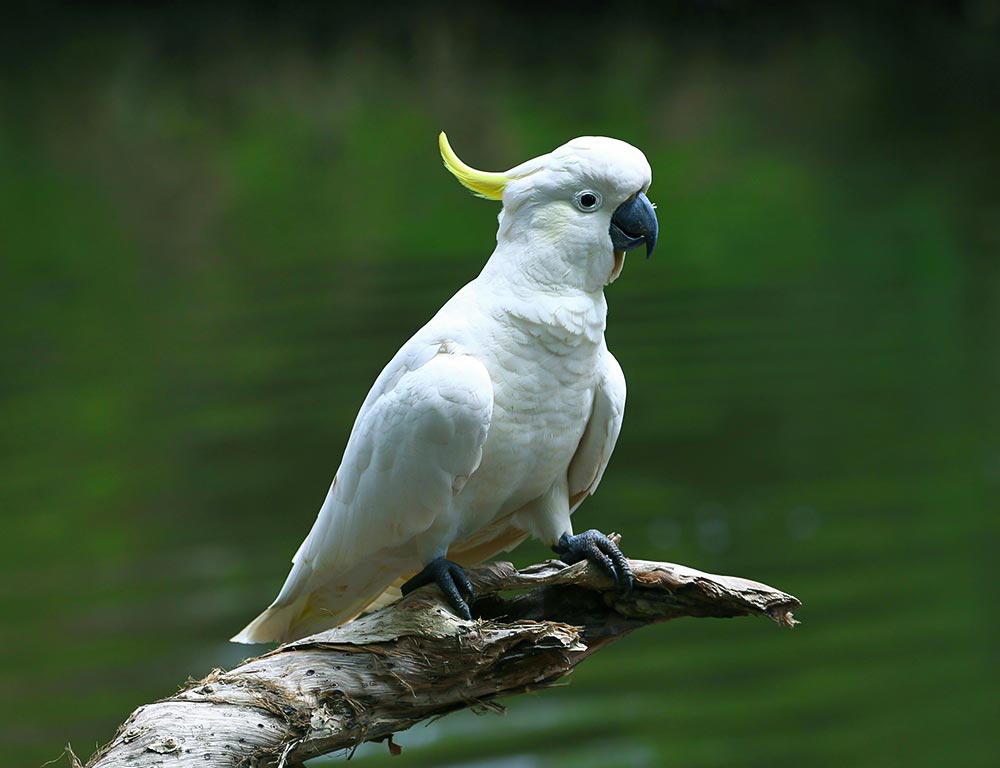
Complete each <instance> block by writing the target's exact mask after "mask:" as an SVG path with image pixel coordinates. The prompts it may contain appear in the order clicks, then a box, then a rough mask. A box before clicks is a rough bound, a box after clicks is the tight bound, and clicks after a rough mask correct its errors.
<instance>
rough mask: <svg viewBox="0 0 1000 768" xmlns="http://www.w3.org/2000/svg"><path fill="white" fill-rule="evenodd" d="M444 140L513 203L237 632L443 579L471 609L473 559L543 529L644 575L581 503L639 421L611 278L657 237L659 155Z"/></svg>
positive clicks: (355, 436)
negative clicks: (272, 589) (652, 193)
mask: <svg viewBox="0 0 1000 768" xmlns="http://www.w3.org/2000/svg"><path fill="white" fill-rule="evenodd" d="M440 148H441V154H442V156H443V158H444V163H445V166H446V167H447V168H448V170H449V171H451V172H452V173H453V174H454V175H455V176H456V177H457V178H458V180H459V181H460V182H461V183H462V184H463V185H465V186H466V187H467V188H469V189H470V190H472V191H473V192H474V193H476V194H477V195H479V196H481V197H485V198H488V199H490V200H501V201H502V202H503V209H502V210H501V212H500V218H499V221H500V227H499V231H498V232H497V246H496V250H494V251H493V255H492V256H491V257H490V259H489V261H487V263H486V266H485V267H484V268H483V271H482V272H481V273H480V275H479V276H478V277H477V278H476V279H475V280H473V281H472V282H471V283H469V284H468V285H466V286H465V287H464V288H462V289H461V290H459V291H458V293H456V294H455V295H454V296H453V297H452V298H451V299H450V300H449V301H448V302H447V303H446V304H445V305H444V306H443V307H442V308H441V309H440V310H439V311H438V313H437V314H436V315H435V316H434V317H433V318H432V319H431V320H430V322H428V323H427V325H425V326H424V327H423V328H421V329H420V330H419V331H417V333H416V335H414V336H413V338H411V339H410V340H409V341H407V342H406V343H405V344H404V345H403V347H402V349H400V350H399V352H397V353H396V355H395V357H393V358H392V360H391V361H390V362H389V364H388V365H387V366H386V367H385V369H384V370H383V371H382V373H381V374H380V375H379V377H378V379H376V381H375V385H374V386H373V387H372V389H371V392H369V393H368V397H367V398H366V399H365V401H364V404H363V405H362V406H361V411H360V413H359V414H358V417H357V419H356V420H355V422H354V428H353V430H352V431H351V436H350V439H349V440H348V443H347V448H346V449H345V451H344V458H343V461H342V462H341V465H340V468H339V469H338V470H337V474H336V476H335V477H334V479H333V484H332V485H331V486H330V490H329V492H328V493H327V496H326V500H325V501H324V502H323V506H322V508H321V509H320V511H319V516H318V517H317V519H316V522H315V524H314V525H313V527H312V530H311V531H310V532H309V535H308V536H307V537H306V539H305V541H304V542H302V545H301V546H300V547H299V550H298V552H297V553H296V554H295V557H294V558H293V561H292V563H293V565H292V569H291V572H290V573H289V574H288V578H287V579H286V581H285V584H284V586H283V587H282V588H281V591H280V592H279V594H278V596H277V598H275V600H274V602H273V603H271V606H270V607H269V608H268V609H267V610H266V611H264V612H263V613H262V614H261V615H260V616H259V617H257V618H256V619H254V621H252V622H251V623H250V624H249V626H247V627H246V628H245V629H244V630H243V631H242V632H240V633H239V634H238V635H237V636H236V637H234V638H233V640H235V641H237V642H242V643H263V642H272V641H287V640H292V639H296V638H299V637H303V636H305V635H308V634H312V633H315V632H317V631H320V630H322V629H326V628H328V627H332V626H336V625H338V624H342V623H344V622H346V621H349V620H351V619H352V618H354V617H356V616H357V615H358V614H359V613H361V612H362V611H364V610H366V609H370V608H372V607H377V606H379V605H383V604H385V603H387V602H389V601H391V599H393V598H394V597H398V595H399V594H400V585H402V592H403V593H404V594H405V593H406V592H407V591H409V590H412V589H415V588H417V587H419V586H422V585H424V584H428V583H436V584H437V585H438V586H440V588H441V589H442V591H443V593H444V594H445V596H446V597H447V598H448V601H449V603H450V604H451V606H452V607H453V609H454V610H455V612H456V613H457V614H458V615H460V616H462V617H464V618H466V619H469V618H470V617H471V614H470V607H469V604H470V603H471V602H472V600H473V595H472V588H471V585H470V583H469V580H468V578H467V577H466V575H465V572H464V570H463V566H469V565H474V564H476V563H479V562H482V561H483V560H485V559H487V558H489V557H491V556H492V555H495V554H497V553H498V552H502V551H504V550H509V549H512V548H513V547H514V546H516V545H517V544H519V543H520V542H521V541H523V540H524V539H525V538H527V537H528V536H535V537H537V538H539V539H541V540H542V541H543V542H544V543H545V544H547V545H549V546H551V547H552V548H553V550H555V552H556V553H558V554H559V556H560V557H561V559H562V560H564V561H566V562H577V561H579V560H582V559H584V558H586V559H589V560H592V561H594V562H595V563H597V564H598V565H599V566H601V567H603V568H606V569H607V570H608V571H609V572H610V573H611V575H612V576H613V577H614V578H615V581H616V582H617V583H618V585H619V587H620V588H622V589H626V590H627V589H631V585H632V574H631V572H630V570H629V567H628V562H627V561H626V559H625V558H624V557H623V556H622V553H621V552H620V551H619V549H618V547H617V546H616V545H615V544H614V543H613V542H612V541H610V540H609V539H608V538H607V537H606V536H605V535H604V534H602V533H599V532H598V531H596V530H589V531H586V532H585V533H581V534H578V535H574V534H573V525H572V523H571V522H570V515H571V514H572V513H573V511H574V510H576V508H577V507H578V506H579V505H580V503H581V502H582V501H583V499H584V498H585V497H586V496H587V495H589V494H591V493H593V492H594V491H595V490H596V489H597V485H598V483H600V481H601V476H602V475H603V474H604V470H605V467H606V466H607V464H608V459H610V458H611V452H612V450H613V449H614V447H615V442H616V441H617V439H618V432H619V430H620V428H621V424H622V414H623V411H624V408H625V377H624V376H623V375H622V370H621V368H620V367H619V365H618V362H617V361H616V360H615V358H614V357H613V356H612V355H611V353H610V352H609V351H608V348H607V345H606V344H605V341H604V328H605V322H606V317H607V304H606V302H605V298H604V286H606V285H608V284H609V283H611V282H612V281H614V280H615V278H617V277H618V275H619V273H620V272H621V269H622V264H623V261H624V257H625V252H626V251H629V250H632V249H633V248H637V247H639V246H641V245H644V246H645V247H646V253H647V255H648V254H649V253H651V252H652V250H653V246H654V245H655V243H656V235H657V221H656V215H655V213H654V210H653V205H652V204H651V203H650V202H649V199H648V198H647V197H646V191H647V189H648V188H649V183H650V180H651V174H650V168H649V163H648V162H646V158H645V156H644V155H643V154H642V152H640V151H639V150H638V149H636V148H635V147H633V146H631V145H629V144H626V143H625V142H623V141H618V140H616V139H609V138H603V137H598V136H588V137H583V138H578V139H573V141H571V142H569V143H568V144H564V145H563V146H561V147H559V148H558V149H556V150H555V151H553V152H550V153H549V154H547V155H542V156H541V157H536V158H535V159H533V160H529V161H527V162H526V163H523V164H522V165H518V166H517V167H515V168H512V169H511V170H509V171H507V172H506V173H485V172H483V171H477V170H475V169H473V168H471V167H469V166H468V165H466V164H465V163H463V162H462V161H461V160H459V158H458V157H457V156H456V154H455V153H454V151H453V150H452V148H451V147H450V146H449V144H448V139H447V137H446V136H445V134H444V133H442V134H441V135H440ZM406 579H409V581H405V580H406ZM404 581H405V583H403V582H404Z"/></svg>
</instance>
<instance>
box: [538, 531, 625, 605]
mask: <svg viewBox="0 0 1000 768" xmlns="http://www.w3.org/2000/svg"><path fill="white" fill-rule="evenodd" d="M552 549H553V551H554V552H555V553H556V554H558V555H559V559H560V560H562V561H563V562H564V563H568V564H570V565H572V564H573V563H578V562H580V561H581V560H590V561H591V562H592V563H594V564H595V565H597V566H599V567H600V568H602V569H603V570H605V571H607V572H608V573H609V574H610V575H611V578H612V579H614V582H615V586H616V587H619V588H620V589H621V591H622V592H623V593H624V594H626V595H629V594H631V593H632V584H633V581H634V579H633V576H632V568H631V567H630V566H629V564H628V560H627V559H626V557H625V555H623V554H622V551H621V550H620V549H619V548H618V545H617V544H615V543H614V542H613V541H611V539H609V538H608V537H607V536H605V535H604V534H603V533H601V532H600V531H596V530H594V529H591V530H589V531H584V532H583V533H578V534H577V535H576V536H570V535H568V534H565V533H564V534H563V535H562V537H561V538H560V539H559V543H558V544H556V545H555V546H554V547H552Z"/></svg>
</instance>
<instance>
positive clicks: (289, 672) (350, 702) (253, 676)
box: [71, 560, 800, 768]
mask: <svg viewBox="0 0 1000 768" xmlns="http://www.w3.org/2000/svg"><path fill="white" fill-rule="evenodd" d="M630 562H631V565H632V570H633V572H634V574H635V578H636V586H635V590H634V591H633V593H632V594H631V595H630V596H627V597H626V596H622V595H619V594H616V593H615V592H614V591H613V590H612V584H611V582H610V579H609V578H608V577H607V575H606V574H603V573H601V572H599V571H597V570H594V569H591V568H590V567H589V566H588V565H587V564H586V563H578V564H577V565H573V566H566V565H564V564H563V563H560V562H558V561H551V560H550V561H547V562H545V563H541V564H539V565H534V566H532V567H530V568H526V569H524V570H522V571H518V570H516V569H515V568H514V567H513V566H512V565H511V564H510V563H489V564H487V565H485V566H483V567H481V568H477V569H474V570H470V571H469V577H470V578H471V580H472V582H473V584H474V586H475V589H476V594H477V595H478V596H479V599H478V600H477V601H476V603H475V605H474V607H473V611H474V613H475V617H474V619H473V620H472V621H464V620H462V619H459V618H457V617H456V616H454V615H453V614H452V613H451V612H450V611H449V610H448V609H447V608H446V607H445V605H444V604H443V603H442V602H441V596H440V592H438V590H437V589H436V588H425V589H421V590H418V591H417V592H415V593H414V594H412V595H409V596H408V597H406V598H404V599H403V600H401V601H400V602H398V603H395V604H394V605H391V606H389V607H387V608H385V609H383V610H381V611H378V612H376V613H373V614H370V615H368V616H364V617H362V618H360V619H358V620H356V621H354V622H351V623H350V624H347V625H345V626H342V627H337V628H336V629H331V630H328V631H326V632H322V633H320V634H317V635H313V636H312V637H309V638H305V639H303V640H299V641H297V642H294V643H289V644H288V645H284V646H282V647H280V648H278V649H277V650H274V651H271V652H270V653H267V654H265V655H263V656H260V657H258V658H255V659H250V660H249V661H246V662H244V663H243V664H241V665H240V666H238V667H236V668H235V669H232V670H230V671H229V672H223V671H221V670H214V671H213V672H212V673H211V674H209V675H208V677H206V678H204V679H203V680H199V681H198V682H195V683H191V684H189V685H186V686H185V687H184V688H183V689H182V690H181V691H180V692H178V693H176V694H174V695H173V696H170V697H168V698H166V699H163V700H162V701H158V702H156V703H154V704H149V705H146V706H143V707H139V708H138V709H137V710H135V712H133V713H132V715H131V716H130V717H129V718H128V720H126V721H125V723H124V724H123V725H122V726H121V727H120V728H119V729H118V733H117V734H116V736H115V738H114V739H113V740H112V741H111V742H110V743H109V744H108V745H107V746H105V747H104V748H103V749H101V750H100V751H99V752H98V753H97V754H96V755H94V757H92V758H91V759H90V761H89V762H88V763H87V768H112V767H114V768H125V766H128V768H145V767H146V766H170V767H171V768H172V767H174V766H176V767H177V768H185V767H186V766H199V768H215V767H218V768H222V766H227V767H233V766H240V768H273V767H280V768H294V767H295V766H300V765H301V763H302V761H304V760H307V759H309V758H311V757H315V756H317V755H321V754H325V753H328V752H332V751H335V750H338V749H344V748H351V747H354V746H356V745H358V744H361V743H362V742H365V741H376V740H384V739H389V748H390V749H396V746H395V745H394V744H393V743H392V739H391V736H392V734H394V733H396V732H398V731H402V730H405V729H407V728H409V727H410V726H412V725H414V724H416V723H418V722H420V721H421V720H425V719H426V718H428V717H432V716H439V715H442V714H445V713H448V712H453V711H455V710H459V709H464V708H466V707H472V706H476V705H483V704H486V705H487V706H494V707H495V706H496V705H493V704H491V702H492V701H493V700H494V699H496V698H498V697H501V696H510V695H512V694H516V693H523V692H525V691H528V690H537V689H538V688H543V687H546V686H549V685H552V684H553V683H555V682H556V681H557V680H559V679H560V678H561V677H563V676H564V675H566V674H568V673H569V672H570V670H571V669H572V668H573V667H574V666H576V665H577V664H579V663H580V662H581V661H583V660H584V659H585V658H587V657H588V656H589V655H590V654H592V653H594V652H595V651H598V650H600V649H601V648H603V647H604V646H605V645H607V644H608V643H611V642H613V641H614V640H617V639H618V638H620V637H623V636H624V635H626V634H628V633H629V632H631V631H632V630H634V629H638V628H639V627H643V626H646V625H648V624H655V623H657V622H660V621H666V620H668V619H674V618H679V617H681V616H697V617H730V616H746V615H751V614H757V615H762V616H767V617H768V618H770V619H773V620H774V621H776V622H777V623H778V624H781V625H784V626H792V625H793V624H794V623H795V621H794V619H793V618H792V613H791V612H792V610H793V609H794V608H796V607H798V606H799V605H800V603H799V601H798V600H797V599H795V598H794V597H792V596H791V595H787V594H785V593H783V592H779V591H778V590H776V589H772V588H771V587H768V586H765V585H764V584H758V583H757V582H753V581H747V580H745V579H739V578H733V577H729V576H715V575H712V574H707V573H702V572H701V571H696V570H694V569H691V568H687V567H685V566H681V565H673V564H671V563H656V562H648V561H644V560H632V561H630ZM523 590H527V591H523ZM511 591H522V592H521V593H520V594H516V595H513V596H510V595H508V596H504V595H502V594H501V593H509V592H511ZM71 757H72V753H71ZM73 760H74V762H75V758H73ZM76 765H79V763H76Z"/></svg>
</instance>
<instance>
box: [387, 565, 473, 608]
mask: <svg viewBox="0 0 1000 768" xmlns="http://www.w3.org/2000/svg"><path fill="white" fill-rule="evenodd" d="M425 584H437V585H438V586H439V587H440V588H441V591H442V592H444V596H445V597H446V598H448V602H449V603H451V607H452V608H454V609H455V613H457V614H458V615H459V616H461V617H462V618H463V619H471V618H472V612H471V611H470V610H469V603H471V602H472V601H473V600H474V599H475V597H476V595H475V593H474V592H473V591H472V582H471V581H469V577H468V576H466V575H465V569H464V568H462V566H460V565H459V564H458V563H453V562H452V561H451V560H447V559H446V558H444V557H436V558H434V559H433V560H431V561H430V562H429V563H427V565H425V566H424V569H423V570H422V571H421V572H420V573H418V574H417V575H416V576H414V577H413V578H412V579H410V580H409V581H407V582H406V583H405V584H404V585H403V586H402V587H400V588H399V589H400V592H402V593H403V594H404V595H408V594H409V593H410V592H412V591H413V590H415V589H419V588H420V587H422V586H424V585H425ZM463 593H464V594H465V597H464V598H463V596H462V595H463ZM466 601H468V602H466Z"/></svg>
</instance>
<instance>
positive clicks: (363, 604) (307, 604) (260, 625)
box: [231, 573, 404, 643]
mask: <svg viewBox="0 0 1000 768" xmlns="http://www.w3.org/2000/svg"><path fill="white" fill-rule="evenodd" d="M379 576H380V577H376V578H374V579H370V580H367V581H366V582H364V583H363V584H362V585H359V587H360V588H358V589H356V590H354V589H352V590H348V589H346V588H345V587H341V588H339V589H330V588H329V587H326V588H321V589H318V590H315V591H313V592H310V593H308V594H305V595H302V596H301V597H298V598H296V599H295V600H293V601H292V602H290V603H287V604H285V605H281V604H280V596H279V599H278V600H276V601H275V602H274V603H272V605H271V606H270V607H269V608H268V609H267V610H265V611H264V612H263V613H262V614H261V615H260V616H258V617H257V618H256V619H254V620H253V621H251V622H250V623H249V624H248V625H247V626H246V627H244V629H243V631H241V632H240V633H239V634H238V635H236V636H235V637H233V638H231V642H234V643H287V642H291V641H292V640H298V639H299V638H302V637H308V636H309V635H313V634H316V633H317V632H322V631H323V630H324V629H330V628H331V627H337V626H340V625H341V624H346V623H347V622H348V621H351V620H352V619H355V618H357V617H358V616H359V615H361V614H362V613H364V612H366V611H374V610H377V609H378V608H382V607H384V606H386V605H388V604H389V603H391V602H394V601H395V600H397V599H399V596H400V592H399V585H401V584H402V583H403V581H404V579H401V578H400V579H396V580H393V578H392V575H391V573H390V574H388V575H386V574H380V575H379ZM345 594H350V595H352V597H351V598H349V599H346V600H345Z"/></svg>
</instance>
